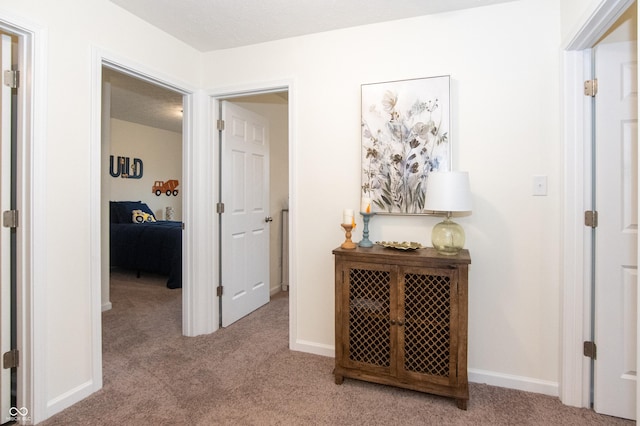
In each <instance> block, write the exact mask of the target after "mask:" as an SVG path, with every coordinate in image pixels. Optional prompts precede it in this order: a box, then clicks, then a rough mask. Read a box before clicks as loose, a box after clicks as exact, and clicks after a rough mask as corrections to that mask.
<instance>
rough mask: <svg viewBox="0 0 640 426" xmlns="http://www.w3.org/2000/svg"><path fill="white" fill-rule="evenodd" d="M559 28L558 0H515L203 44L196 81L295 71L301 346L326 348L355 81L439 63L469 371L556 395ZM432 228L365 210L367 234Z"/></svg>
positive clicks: (419, 232) (230, 81) (348, 202)
mask: <svg viewBox="0 0 640 426" xmlns="http://www.w3.org/2000/svg"><path fill="white" fill-rule="evenodd" d="M542 28H544V31H541V29H542ZM560 30H561V26H560V5H559V3H558V2H557V1H554V0H543V1H539V0H522V1H517V2H510V3H505V4H501V5H495V6H490V7H485V8H477V9H472V10H465V11H460V12H454V13H447V14H441V15H435V16H425V17H420V18H415V19H408V20H402V21H396V22H389V23H383V24H377V25H371V26H365V27H359V28H351V29H346V30H341V31H333V32H328V33H322V34H316V35H311V36H306V37H299V38H293V39H287V40H282V41H277V42H272V43H264V44H260V45H256V46H250V47H245V48H237V49H230V50H224V51H218V52H211V53H208V54H206V55H205V64H204V66H205V73H204V75H205V82H204V84H205V86H207V87H214V88H215V87H218V88H225V87H237V86H243V85H254V86H255V85H259V83H260V82H269V81H279V80H283V79H290V80H291V81H293V82H294V89H293V92H292V95H291V99H292V102H291V108H292V116H293V117H294V122H293V123H292V128H293V136H292V138H293V141H292V143H293V145H294V146H295V151H294V152H295V156H294V158H293V162H294V168H293V170H292V173H293V176H292V179H293V185H294V186H293V187H292V188H291V191H292V193H291V195H292V198H291V209H292V214H293V215H294V216H295V217H296V219H295V229H294V233H295V240H296V252H295V253H294V257H295V258H296V259H297V270H296V271H294V272H295V276H293V277H292V286H297V292H296V297H297V300H296V303H297V311H296V312H295V315H296V316H297V319H298V324H297V335H296V336H295V337H294V339H295V341H296V342H297V343H298V347H299V348H302V349H305V350H311V351H316V352H318V353H326V352H327V348H333V346H334V318H333V314H334V283H333V278H334V277H333V256H332V254H331V250H332V249H333V248H335V247H337V246H338V245H339V244H340V243H341V241H342V240H343V238H344V234H343V233H342V232H341V229H340V228H339V223H340V219H341V212H342V210H343V209H344V208H347V207H351V208H354V209H355V208H357V207H358V203H359V197H360V190H359V188H360V85H361V84H363V83H372V82H382V81H390V80H400V79H409V78H419V77H428V76H437V75H445V74H448V75H451V79H452V105H453V106H452V115H453V130H452V132H451V133H452V141H453V157H454V161H453V168H454V169H455V170H467V171H469V173H470V176H471V186H472V190H473V193H474V200H473V201H474V210H473V214H472V215H471V216H470V217H467V218H463V219H461V220H460V223H461V224H462V225H463V226H464V227H465V229H466V232H467V247H468V248H469V250H470V251H471V258H472V265H471V270H470V290H469V294H470V304H469V367H470V368H471V369H472V370H473V371H476V372H478V375H476V377H480V378H483V377H486V376H506V375H508V376H515V377H516V378H518V380H521V381H523V382H530V383H534V382H535V383H544V385H543V387H545V388H547V389H548V387H550V388H551V389H552V392H554V391H553V389H555V391H557V389H556V388H555V387H556V385H557V382H558V364H559V345H558V339H559V337H558V336H559V334H558V333H559V315H558V313H559V287H560V282H559V276H560V275H559V269H560V264H559V262H560V251H559V247H560V244H561V241H560V233H559V231H560V219H561V216H560V189H561V186H560V185H561V173H560V170H561V164H560V161H561V159H560V157H561V152H562V151H561V138H560V118H559V117H560V110H559V76H560V73H559V69H560V64H559V46H560V36H561V31H560ZM256 63H259V64H260V66H259V67H256V66H254V64H256ZM294 152H292V155H293V154H294ZM534 175H546V176H547V177H548V195H547V196H545V197H540V196H538V197H534V196H532V176H534ZM434 223H436V219H435V218H428V217H381V216H378V217H374V218H373V219H372V221H371V224H370V231H371V236H370V238H371V239H372V240H373V241H376V240H405V239H406V240H413V241H419V242H421V243H423V244H429V245H430V228H431V226H432V225H433V224H434ZM359 229H362V228H361V227H359ZM358 234H359V233H358V232H356V235H355V239H356V240H357V239H359V238H360V235H358ZM534 386H535V385H534Z"/></svg>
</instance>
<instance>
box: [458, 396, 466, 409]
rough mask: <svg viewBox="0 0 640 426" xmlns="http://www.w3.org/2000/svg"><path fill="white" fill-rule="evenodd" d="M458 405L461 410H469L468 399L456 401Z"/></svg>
mask: <svg viewBox="0 0 640 426" xmlns="http://www.w3.org/2000/svg"><path fill="white" fill-rule="evenodd" d="M456 405H457V406H458V408H459V409H461V410H465V411H466V409H467V400H466V399H456Z"/></svg>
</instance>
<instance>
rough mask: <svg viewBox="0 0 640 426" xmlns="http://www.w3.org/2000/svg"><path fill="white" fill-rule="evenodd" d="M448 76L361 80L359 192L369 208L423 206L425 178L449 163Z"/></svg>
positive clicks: (417, 209)
mask: <svg viewBox="0 0 640 426" xmlns="http://www.w3.org/2000/svg"><path fill="white" fill-rule="evenodd" d="M449 95H450V78H449V76H441V77H430V78H423V79H415V80H403V81H394V82H386V83H375V84H363V85H362V193H363V196H366V197H369V198H370V199H371V206H372V212H378V213H398V214H416V213H422V212H423V206H424V201H425V193H426V187H427V179H428V178H429V173H431V172H433V171H438V170H443V171H448V170H450V169H451V164H450V163H451V158H450V157H451V143H450V134H449V132H450V130H449V129H450V106H449Z"/></svg>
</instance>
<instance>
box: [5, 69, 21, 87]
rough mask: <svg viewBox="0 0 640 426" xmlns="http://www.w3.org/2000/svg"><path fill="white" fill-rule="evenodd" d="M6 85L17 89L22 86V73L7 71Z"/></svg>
mask: <svg viewBox="0 0 640 426" xmlns="http://www.w3.org/2000/svg"><path fill="white" fill-rule="evenodd" d="M4 85H5V86H9V87H11V88H12V89H17V88H18V87H19V86H20V72H19V71H17V70H5V71H4Z"/></svg>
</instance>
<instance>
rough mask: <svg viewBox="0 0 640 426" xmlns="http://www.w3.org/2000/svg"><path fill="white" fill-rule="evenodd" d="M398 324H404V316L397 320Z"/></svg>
mask: <svg viewBox="0 0 640 426" xmlns="http://www.w3.org/2000/svg"><path fill="white" fill-rule="evenodd" d="M398 325H400V326H402V325H404V318H400V319H399V320H398Z"/></svg>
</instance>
